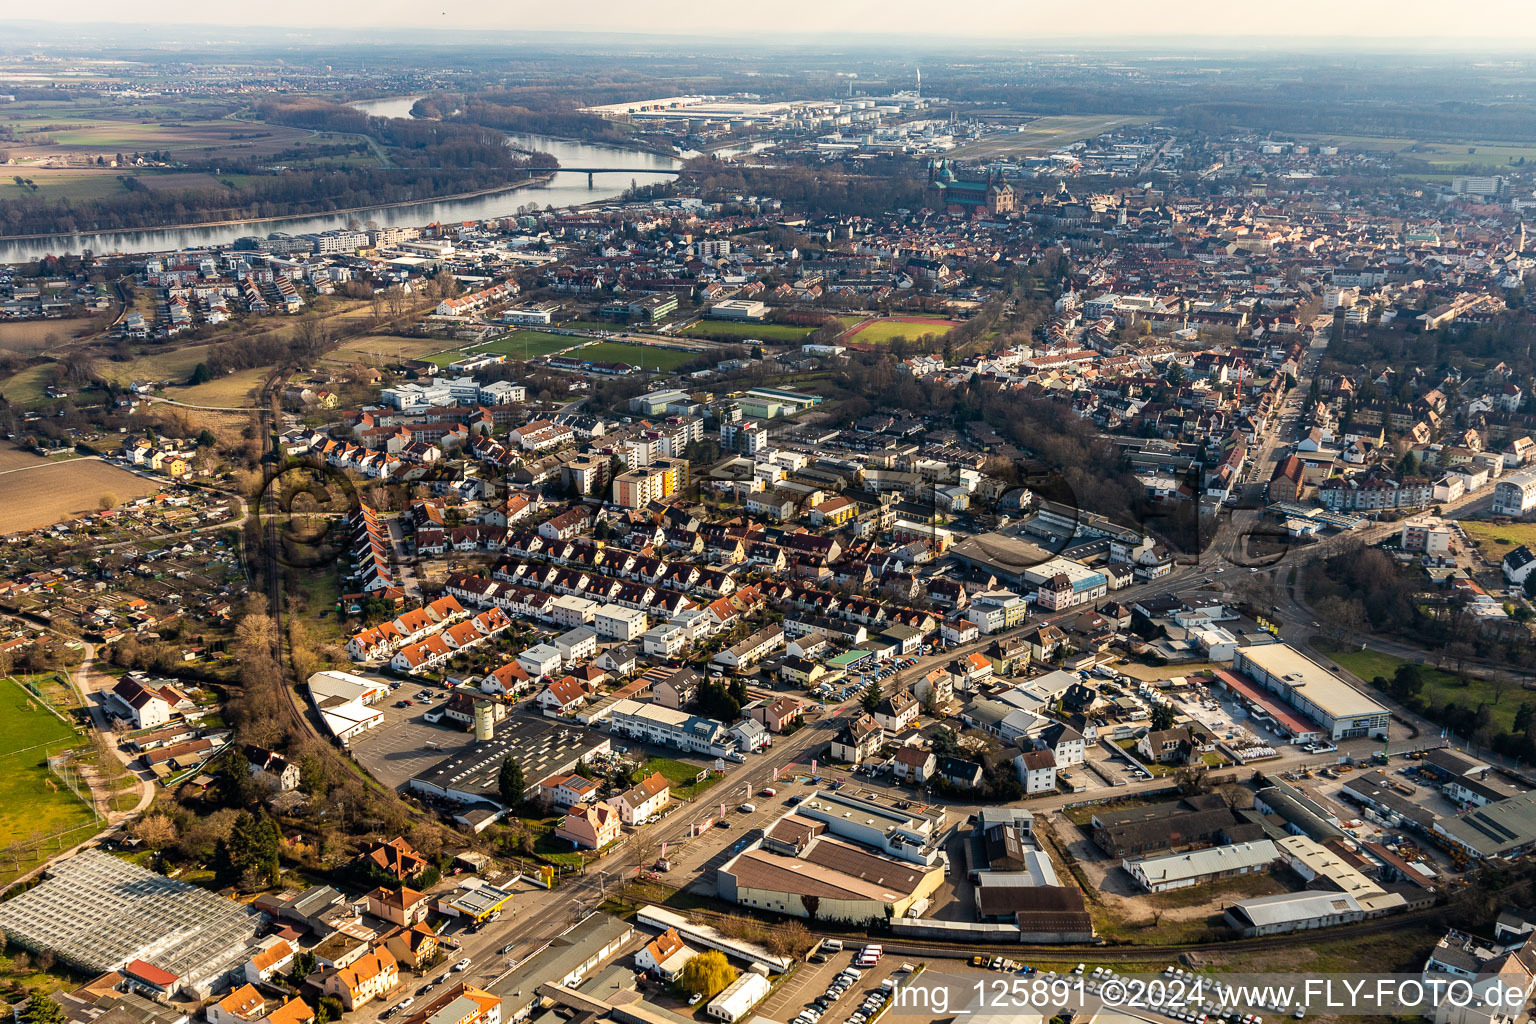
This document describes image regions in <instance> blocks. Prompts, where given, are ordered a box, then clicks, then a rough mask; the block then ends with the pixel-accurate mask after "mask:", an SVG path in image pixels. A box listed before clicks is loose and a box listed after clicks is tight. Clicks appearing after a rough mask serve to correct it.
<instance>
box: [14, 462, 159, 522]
mask: <svg viewBox="0 0 1536 1024" xmlns="http://www.w3.org/2000/svg"><path fill="white" fill-rule="evenodd" d="M159 489H160V487H159V485H158V484H156V483H155V482H154V481H153V480H146V479H145V478H144V477H141V476H136V475H134V474H133V473H130V472H128V471H127V470H124V469H118V468H117V467H116V466H109V465H107V464H106V463H104V462H98V461H96V460H95V459H76V460H75V461H73V462H61V463H57V464H54V465H49V466H41V467H39V468H37V469H22V470H18V471H15V472H10V473H0V533H17V532H20V531H24V530H35V529H37V528H39V527H42V526H49V525H51V524H53V523H57V522H60V521H61V520H65V519H70V518H73V517H74V516H77V515H81V514H83V513H86V512H93V511H95V510H96V509H98V508H99V507H100V506H101V498H102V496H103V495H106V494H111V495H115V496H116V497H117V499H118V500H119V501H127V500H128V499H130V498H138V497H142V496H143V495H146V494H153V493H155V492H156V491H158V490H159Z"/></svg>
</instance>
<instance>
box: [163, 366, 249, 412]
mask: <svg viewBox="0 0 1536 1024" xmlns="http://www.w3.org/2000/svg"><path fill="white" fill-rule="evenodd" d="M271 372H272V367H270V366H262V367H258V368H256V369H254V370H238V371H236V372H235V373H229V374H225V375H224V376H222V377H216V378H214V379H213V380H211V381H209V382H208V383H206V384H198V385H196V386H194V387H189V388H174V389H171V390H169V391H167V392H166V395H165V397H166V398H169V399H171V400H173V401H176V402H186V403H187V404H188V405H212V406H230V407H234V408H245V407H246V406H250V407H252V408H254V407H255V404H256V403H255V401H254V400H253V397H252V396H253V395H255V393H256V389H257V388H259V387H261V385H262V382H264V381H265V380H266V379H267V374H269V373H271Z"/></svg>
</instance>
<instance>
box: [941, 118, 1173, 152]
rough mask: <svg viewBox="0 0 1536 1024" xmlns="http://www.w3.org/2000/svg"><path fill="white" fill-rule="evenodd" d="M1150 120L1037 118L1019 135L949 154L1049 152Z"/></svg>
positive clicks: (999, 137)
mask: <svg viewBox="0 0 1536 1024" xmlns="http://www.w3.org/2000/svg"><path fill="white" fill-rule="evenodd" d="M1151 120H1152V119H1151V118H1149V117H1134V116H1125V115H1120V114H1093V115H1089V116H1081V115H1072V114H1063V115H1057V116H1051V117H1038V118H1036V119H1035V120H1033V121H1030V122H1029V123H1027V124H1025V125H1023V126H1022V127H1021V128H1020V129H1019V130H1018V131H1016V132H1003V133H999V134H997V135H993V136H990V137H989V138H985V139H981V140H980V141H978V142H972V143H970V144H969V145H966V146H961V147H960V148H958V149H956V150H953V151H952V152H950V154H949V155H950V156H951V157H956V158H959V159H964V160H975V159H977V158H980V157H1000V156H1022V155H1026V154H1031V153H1036V154H1038V153H1049V152H1050V151H1051V150H1053V149H1059V148H1060V147H1062V146H1065V145H1067V144H1069V143H1072V142H1081V141H1082V140H1084V139H1091V138H1094V137H1095V136H1098V135H1103V134H1104V133H1105V132H1108V131H1114V130H1115V129H1116V128H1123V127H1125V126H1126V125H1132V124H1146V123H1148V122H1149V121H1151Z"/></svg>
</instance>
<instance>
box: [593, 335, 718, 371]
mask: <svg viewBox="0 0 1536 1024" xmlns="http://www.w3.org/2000/svg"><path fill="white" fill-rule="evenodd" d="M571 354H572V355H575V356H579V357H580V358H582V359H590V360H592V361H593V362H598V363H629V364H630V365H631V366H642V367H644V368H645V369H647V370H674V369H676V368H677V367H679V366H682V365H683V364H684V363H691V362H693V361H694V360H695V359H698V358H700V357H701V356H702V355H703V354H704V353H701V352H690V351H685V350H683V349H677V348H661V347H659V346H656V345H625V344H623V343H621V342H617V341H600V342H598V343H597V344H596V345H588V346H587V347H586V348H583V349H582V350H581V351H580V352H574V353H571Z"/></svg>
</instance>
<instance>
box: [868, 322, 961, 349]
mask: <svg viewBox="0 0 1536 1024" xmlns="http://www.w3.org/2000/svg"><path fill="white" fill-rule="evenodd" d="M955 326H956V325H955V323H954V322H953V321H951V320H936V319H931V318H927V317H917V316H894V317H887V318H885V319H883V320H871V321H868V322H867V323H865V324H864V326H863V327H855V328H854V329H853V330H852V331H851V332H850V333H848V334H845V335H843V340H844V341H849V342H853V343H854V344H857V345H889V344H890V343H891V342H893V341H895V340H896V339H897V338H905V339H906V340H907V341H916V340H917V339H918V338H921V337H922V336H923V335H925V334H932V335H934V336H935V337H939V338H942V337H943V336H944V335H946V334H948V333H949V332H950V331H952V330H954V329H955Z"/></svg>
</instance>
